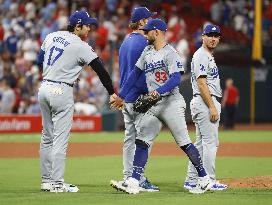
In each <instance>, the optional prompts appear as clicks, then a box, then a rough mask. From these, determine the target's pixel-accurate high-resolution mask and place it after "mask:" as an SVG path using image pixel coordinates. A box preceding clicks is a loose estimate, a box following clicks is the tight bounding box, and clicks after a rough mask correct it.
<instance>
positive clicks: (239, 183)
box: [220, 176, 272, 189]
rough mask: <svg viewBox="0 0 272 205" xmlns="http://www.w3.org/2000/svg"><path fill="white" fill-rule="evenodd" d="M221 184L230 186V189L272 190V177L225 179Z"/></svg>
mask: <svg viewBox="0 0 272 205" xmlns="http://www.w3.org/2000/svg"><path fill="white" fill-rule="evenodd" d="M220 182H221V183H225V184H227V185H229V187H230V188H237V187H239V188H269V189H271V188H272V176H258V177H248V178H241V179H224V180H220Z"/></svg>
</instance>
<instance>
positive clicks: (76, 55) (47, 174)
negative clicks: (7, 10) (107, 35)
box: [38, 11, 116, 192]
mask: <svg viewBox="0 0 272 205" xmlns="http://www.w3.org/2000/svg"><path fill="white" fill-rule="evenodd" d="M96 23H97V20H96V19H95V18H90V17H89V14H88V13H87V12H85V11H77V12H75V13H73V14H72V15H71V16H70V18H69V26H68V31H58V32H54V33H50V34H48V35H47V36H46V38H45V40H44V42H43V44H42V46H41V50H40V53H39V57H38V58H39V59H38V62H39V63H40V64H43V82H42V84H41V87H40V89H39V93H38V97H39V103H40V107H41V112H42V126H43V131H42V137H41V144H40V168H41V180H42V183H41V190H43V191H50V192H77V191H78V190H79V189H78V187H77V186H75V185H71V184H67V183H64V170H65V159H66V150H67V145H68V139H69V134H70V130H71V127H72V121H73V112H74V97H73V85H74V83H75V82H76V81H77V78H78V77H79V75H80V72H81V71H82V69H83V66H85V65H89V66H91V67H92V68H93V70H94V71H95V72H96V73H97V74H98V76H99V78H100V80H101V82H102V83H103V85H104V86H105V88H106V89H107V91H108V92H109V94H110V95H111V96H110V100H112V99H113V98H115V97H116V94H114V90H113V86H112V81H111V79H110V76H109V74H108V73H107V71H106V70H105V68H104V67H103V65H102V63H101V61H100V60H99V57H98V56H97V54H96V53H95V52H94V50H93V49H92V48H91V47H90V46H89V45H88V44H87V43H86V42H84V41H83V40H82V39H84V38H86V37H87V36H88V33H89V31H90V25H92V24H96Z"/></svg>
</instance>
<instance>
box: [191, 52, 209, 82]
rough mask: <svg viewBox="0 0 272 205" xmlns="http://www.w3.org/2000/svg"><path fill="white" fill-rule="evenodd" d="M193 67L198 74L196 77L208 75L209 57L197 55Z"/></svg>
mask: <svg viewBox="0 0 272 205" xmlns="http://www.w3.org/2000/svg"><path fill="white" fill-rule="evenodd" d="M192 63H193V65H192V66H193V69H194V73H195V76H196V79H197V78H199V77H200V76H207V71H208V65H209V58H208V56H205V55H204V56H200V55H197V56H195V57H194V58H193V62H192Z"/></svg>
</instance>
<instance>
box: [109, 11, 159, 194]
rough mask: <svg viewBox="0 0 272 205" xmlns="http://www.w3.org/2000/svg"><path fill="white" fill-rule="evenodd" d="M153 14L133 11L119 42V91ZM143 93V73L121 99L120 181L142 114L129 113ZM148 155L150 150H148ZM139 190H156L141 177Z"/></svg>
mask: <svg viewBox="0 0 272 205" xmlns="http://www.w3.org/2000/svg"><path fill="white" fill-rule="evenodd" d="M154 15H156V13H153V12H150V11H149V10H148V9H147V8H146V7H137V8H135V9H134V10H133V12H132V15H131V21H130V28H131V29H132V33H130V34H129V35H128V36H127V37H126V38H125V40H124V41H123V43H122V45H121V47H120V50H119V64H120V78H121V79H120V88H121V89H122V88H123V86H124V84H125V81H126V80H127V78H128V76H129V74H130V72H131V71H132V69H133V68H134V66H135V64H136V62H137V60H138V58H139V57H140V56H141V53H142V51H143V50H144V48H145V47H146V46H147V39H146V37H145V36H144V32H143V30H140V29H142V28H143V27H144V26H145V25H146V23H147V22H148V19H149V18H151V17H152V16H154ZM144 93H147V86H146V79H145V75H144V73H143V74H142V75H141V76H140V77H139V79H138V80H137V84H136V85H135V86H134V87H133V88H132V89H131V90H130V92H129V94H128V95H127V96H126V98H125V107H124V109H123V111H122V113H123V115H124V122H125V139H124V146H123V166H124V170H123V174H124V180H126V179H128V178H129V177H131V175H132V171H133V159H134V152H135V139H136V135H137V131H136V124H137V123H138V121H139V119H140V118H141V116H142V114H140V113H137V112H134V111H133V110H132V106H133V103H134V102H135V101H136V100H137V98H138V97H139V96H140V95H141V94H144ZM149 153H150V149H149ZM122 183H123V181H115V180H111V182H110V184H111V186H112V187H114V188H116V189H117V190H118V189H119V187H120V186H121V185H122ZM140 187H141V188H142V191H148V192H153V191H159V189H158V187H156V186H154V185H152V184H151V183H150V182H149V181H148V180H147V179H146V178H145V177H143V176H142V177H141V179H140Z"/></svg>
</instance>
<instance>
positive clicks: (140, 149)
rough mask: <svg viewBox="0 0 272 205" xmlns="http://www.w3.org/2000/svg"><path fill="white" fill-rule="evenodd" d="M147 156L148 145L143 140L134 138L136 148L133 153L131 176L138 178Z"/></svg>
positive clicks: (142, 170)
mask: <svg viewBox="0 0 272 205" xmlns="http://www.w3.org/2000/svg"><path fill="white" fill-rule="evenodd" d="M139 142H140V143H139ZM147 158H148V146H147V145H146V144H145V143H144V142H143V141H140V140H138V141H137V140H136V150H135V154H134V161H133V173H132V178H134V179H137V180H140V178H141V176H142V174H143V172H144V168H145V164H146V162H147Z"/></svg>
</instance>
